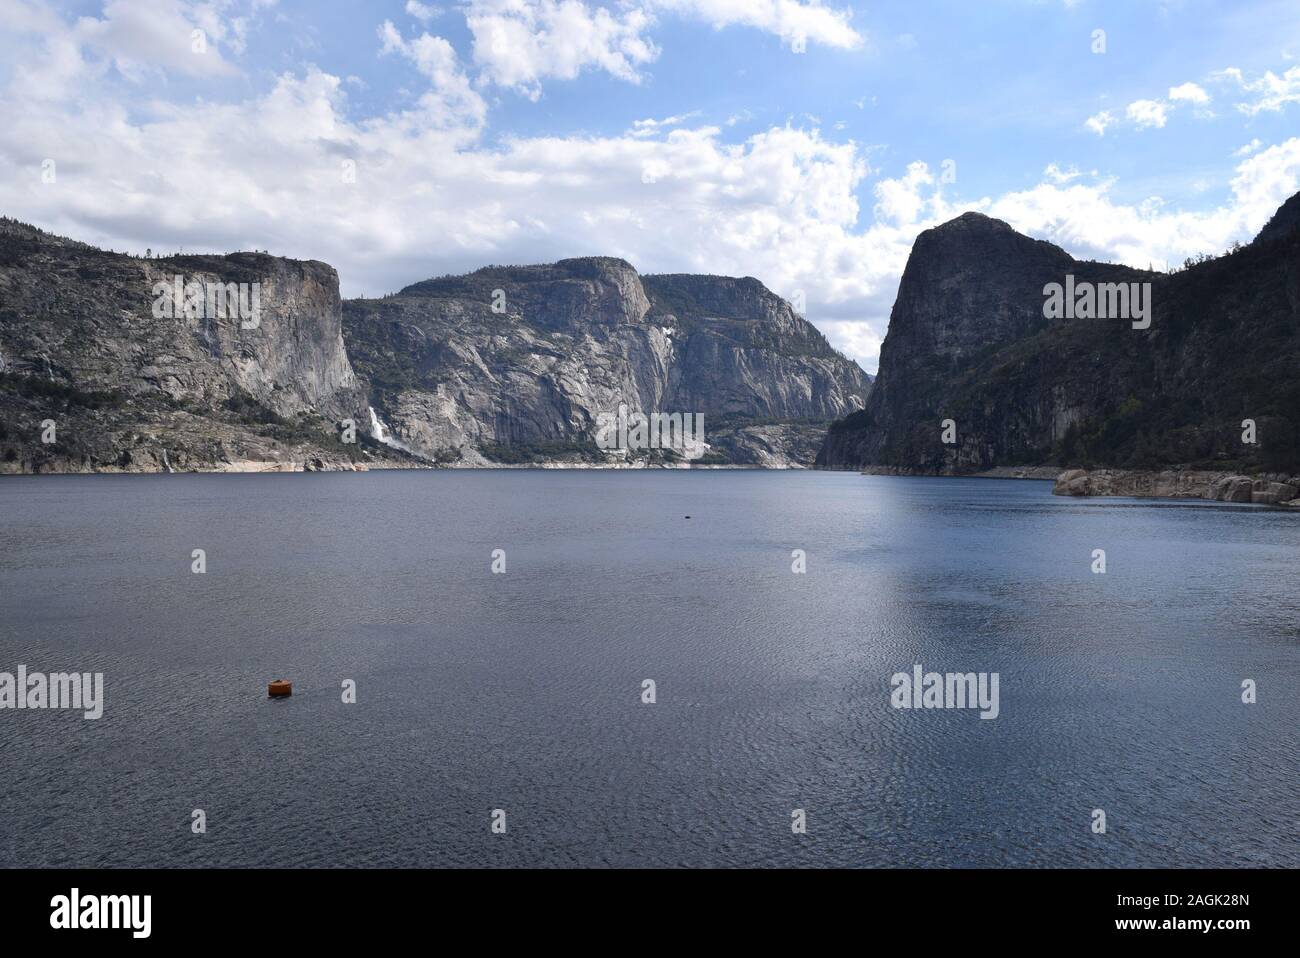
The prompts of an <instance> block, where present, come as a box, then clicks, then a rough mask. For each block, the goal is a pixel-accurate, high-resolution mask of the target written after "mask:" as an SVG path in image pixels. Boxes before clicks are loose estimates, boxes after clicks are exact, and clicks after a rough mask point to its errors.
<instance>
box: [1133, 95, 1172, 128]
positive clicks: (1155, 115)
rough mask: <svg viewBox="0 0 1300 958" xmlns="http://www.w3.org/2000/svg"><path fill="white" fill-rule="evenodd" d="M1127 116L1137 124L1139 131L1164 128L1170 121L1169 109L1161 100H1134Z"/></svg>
mask: <svg viewBox="0 0 1300 958" xmlns="http://www.w3.org/2000/svg"><path fill="white" fill-rule="evenodd" d="M1125 115H1126V116H1127V117H1128V118H1129V119H1130V120H1132V121H1133V122H1134V123H1136V124H1137V127H1138V129H1139V130H1143V129H1146V128H1148V127H1153V126H1154V127H1156V128H1160V127H1163V126H1164V125H1165V123H1166V121H1167V120H1168V119H1169V114H1168V107H1167V105H1166V104H1164V103H1162V102H1160V101H1159V100H1134V101H1133V102H1132V103H1130V104H1129V105H1128V110H1127V111H1126V113H1125Z"/></svg>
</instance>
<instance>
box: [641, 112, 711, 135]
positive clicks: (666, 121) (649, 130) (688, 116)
mask: <svg viewBox="0 0 1300 958" xmlns="http://www.w3.org/2000/svg"><path fill="white" fill-rule="evenodd" d="M699 115H700V111H699V110H692V111H691V112H690V113H682V114H679V115H677V116H666V117H664V118H663V119H662V120H655V119H645V120H636V121H634V122H633V123H632V129H630V130H629V131H628V135H629V136H635V137H645V136H654V135H655V134H657V133H661V132H663V131H664V130H666V129H668V128H669V127H674V126H681V125H682V124H683V123H685V122H686V121H687V120H693V119H694V118H695V117H697V116H699ZM728 125H729V126H730V125H732V124H731V123H730V122H728Z"/></svg>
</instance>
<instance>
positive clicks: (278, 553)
mask: <svg viewBox="0 0 1300 958" xmlns="http://www.w3.org/2000/svg"><path fill="white" fill-rule="evenodd" d="M686 516H690V518H689V519H687V518H686ZM194 549H204V550H205V551H206V554H207V573H206V574H204V575H195V574H193V573H192V572H191V571H190V568H191V561H192V560H191V552H192V550H194ZM494 549H504V550H505V553H506V563H507V571H506V573H505V574H504V575H494V574H492V573H491V561H492V560H491V553H492V551H493V550H494ZM795 549H802V550H805V552H806V553H807V573H806V574H804V575H796V574H793V573H792V572H791V562H792V559H791V552H792V550H795ZM1094 549H1105V550H1106V557H1107V568H1108V571H1107V573H1106V574H1105V575H1095V574H1093V573H1092V572H1091V566H1092V561H1093V560H1092V552H1093V550H1094ZM1298 556H1300V515H1297V514H1292V513H1286V512H1282V511H1277V510H1270V509H1265V508H1259V507H1249V506H1246V507H1240V506H1225V505H1221V504H1211V503H1201V502H1194V503H1169V502H1159V503H1157V502H1138V501H1134V500H1119V499H1110V500H1100V499H1099V500H1072V499H1061V498H1056V497H1053V496H1052V495H1051V486H1050V484H1049V483H1041V482H1008V481H990V480H978V479H969V480H958V479H946V480H945V479H896V478H883V477H882V478H868V477H862V476H858V475H853V474H844V473H835V474H825V473H763V472H720V471H719V472H541V471H500V472H398V473H380V472H372V473H368V474H331V475H265V476H180V475H177V476H120V477H119V476H87V477H35V478H26V477H13V478H5V479H2V480H0V671H9V672H13V671H15V670H16V668H17V666H18V664H20V663H21V664H25V665H26V666H27V667H28V669H29V670H39V671H46V672H52V671H62V670H77V671H83V672H95V671H100V672H103V673H105V684H106V706H105V713H104V717H103V718H102V719H100V720H99V721H85V720H83V719H82V718H81V715H80V713H69V712H54V711H27V710H24V711H13V710H0V755H2V756H3V763H2V766H3V767H2V769H0V866H15V865H90V866H93V865H176V866H201V865H312V866H322V865H339V866H375V865H401V866H407V865H410V866H414V865H432V866H438V865H602V864H613V865H845V866H909V865H1006V864H1013V865H1052V866H1066V865H1080V866H1107V865H1140V866H1146V865H1150V866H1157V865H1181V866H1187V865H1190V866H1215V865H1229V866H1247V865H1274V866H1279V865H1287V866H1292V867H1295V866H1297V865H1300V844H1298V843H1300V838H1297V835H1298V833H1300V797H1298V795H1300V789H1298V787H1297V786H1298V785H1300V775H1298V774H1297V772H1298V770H1300V764H1298V760H1297V754H1298V751H1300V750H1298V748H1297V745H1298V744H1300V743H1298V742H1297V738H1298V732H1297V727H1298V724H1300V721H1298V720H1300V691H1298V689H1300V682H1298V680H1300V578H1297V576H1298V573H1297V562H1296V560H1297V557H1298ZM914 663H920V664H922V665H923V666H924V667H925V668H926V669H927V670H935V671H959V672H971V671H974V672H997V673H999V675H1000V707H1001V714H1000V715H999V717H998V718H997V719H995V720H991V721H990V720H981V719H980V718H979V715H978V713H977V712H974V711H959V710H951V711H940V710H928V711H903V710H895V709H892V708H891V707H890V705H889V692H890V685H889V677H890V675H891V674H893V673H894V672H897V671H910V670H911V668H912V666H913V664H914ZM279 677H285V678H289V679H291V680H292V681H293V683H294V695H293V697H292V698H291V699H289V700H283V701H272V700H269V699H268V698H267V696H266V683H267V681H268V680H269V679H272V678H279ZM647 678H649V679H654V680H655V682H656V683H657V696H658V701H657V703H656V704H653V705H645V704H642V703H641V683H642V680H643V679H647ZM1246 678H1249V679H1253V680H1254V681H1255V682H1256V683H1257V686H1258V697H1259V701H1258V703H1257V704H1255V705H1243V704H1242V702H1241V683H1242V681H1243V679H1246ZM344 679H352V680H355V682H356V687H357V698H358V701H357V703H356V704H355V705H345V704H343V702H342V701H341V698H342V696H341V689H340V686H341V683H342V682H343V680H344ZM197 808H201V809H203V810H204V811H205V812H206V815H207V823H208V830H207V834H206V835H201V836H200V835H194V834H192V832H191V829H190V823H191V813H192V810H193V809H197ZM494 808H501V809H505V810H506V815H507V826H508V827H507V832H506V834H505V835H493V834H491V832H490V830H489V821H490V818H489V816H490V813H491V810H492V809H494ZM795 808H803V809H806V810H807V816H808V834H807V835H802V836H800V835H794V834H792V833H791V828H790V821H791V819H790V814H791V810H792V809H795ZM1095 808H1101V809H1104V810H1105V812H1106V816H1107V826H1108V830H1107V833H1106V834H1105V835H1094V834H1093V833H1092V832H1091V829H1090V823H1091V812H1092V810H1093V809H1095Z"/></svg>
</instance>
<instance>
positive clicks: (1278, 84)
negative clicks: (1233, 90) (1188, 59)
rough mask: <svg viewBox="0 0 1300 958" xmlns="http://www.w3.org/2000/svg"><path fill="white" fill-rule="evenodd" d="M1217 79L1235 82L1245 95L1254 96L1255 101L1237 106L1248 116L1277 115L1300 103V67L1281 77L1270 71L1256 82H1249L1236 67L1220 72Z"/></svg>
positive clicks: (1251, 100)
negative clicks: (1288, 106)
mask: <svg viewBox="0 0 1300 958" xmlns="http://www.w3.org/2000/svg"><path fill="white" fill-rule="evenodd" d="M1215 77H1216V78H1217V79H1224V80H1230V81H1233V82H1235V83H1236V84H1237V86H1238V87H1239V88H1240V89H1241V91H1242V92H1243V93H1247V94H1252V95H1253V99H1250V100H1248V101H1245V102H1242V103H1238V104H1237V109H1238V110H1240V111H1241V112H1242V113H1244V114H1246V115H1247V116H1255V115H1256V114H1259V113H1266V112H1267V113H1276V112H1279V111H1280V110H1281V109H1282V108H1283V107H1285V106H1287V105H1288V104H1290V103H1300V66H1294V67H1291V69H1289V70H1287V71H1286V72H1285V73H1283V74H1282V75H1281V76H1278V75H1277V74H1276V73H1274V72H1273V71H1272V70H1268V71H1265V73H1264V75H1263V76H1262V77H1259V78H1258V79H1256V80H1247V79H1246V78H1245V76H1244V75H1243V74H1242V72H1241V70H1239V69H1237V68H1236V67H1229V68H1228V69H1226V70H1220V71H1219V72H1218V73H1216V74H1215Z"/></svg>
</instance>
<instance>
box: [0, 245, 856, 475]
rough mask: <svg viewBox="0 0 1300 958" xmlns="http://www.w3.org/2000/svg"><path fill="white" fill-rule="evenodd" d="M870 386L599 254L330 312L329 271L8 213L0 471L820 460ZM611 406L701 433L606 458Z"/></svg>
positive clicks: (336, 302) (761, 293)
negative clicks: (173, 246) (833, 428)
mask: <svg viewBox="0 0 1300 958" xmlns="http://www.w3.org/2000/svg"><path fill="white" fill-rule="evenodd" d="M869 386H870V380H869V377H867V376H866V375H865V374H864V373H863V372H862V371H861V370H860V369H859V368H858V367H857V366H856V365H855V364H853V363H852V362H850V361H848V360H846V359H845V358H844V357H842V356H840V355H839V354H838V353H836V352H835V351H834V350H833V349H831V348H830V346H829V345H827V343H826V341H825V339H824V338H823V337H822V336H821V334H820V333H818V332H817V331H816V329H814V328H813V327H812V326H811V325H810V324H808V323H807V322H805V321H804V320H803V319H801V318H799V317H798V316H796V315H795V314H794V312H793V310H792V309H791V307H790V306H789V304H787V303H786V302H785V301H783V300H782V299H780V298H779V297H777V296H775V295H773V294H772V293H770V292H769V291H768V290H767V289H765V288H764V287H763V285H762V284H761V283H759V282H758V281H757V280H753V279H730V278H725V277H713V276H656V277H642V276H639V275H638V274H637V272H636V271H635V270H634V269H633V268H632V267H631V266H630V265H629V264H627V263H625V262H623V261H622V260H615V259H604V258H592V259H578V260H567V261H564V262H560V263H556V264H554V265H551V266H530V267H500V268H490V269H485V270H480V271H478V272H476V273H472V274H470V275H468V276H462V277H448V278H442V279H434V280H427V281H425V282H421V283H416V284H415V285H413V286H410V287H408V288H406V289H404V290H402V292H401V293H400V294H398V295H396V296H392V297H388V298H385V299H379V300H358V301H354V302H347V303H343V302H342V301H341V300H340V298H339V285H338V276H337V274H336V273H335V271H334V270H333V268H331V267H330V266H328V265H326V264H324V263H319V262H314V261H297V260H289V259H283V258H280V257H275V256H269V255H266V254H260V253H235V254H230V255H225V256H215V255H203V256H171V257H166V258H153V257H143V258H142V257H135V256H127V255H123V254H118V253H113V252H107V251H104V250H99V249H95V248H94V247H91V246H87V245H84V244H81V243H77V242H75V241H73V240H68V239H64V238H61V237H57V236H53V235H51V234H48V233H45V232H43V231H41V230H39V229H35V228H34V227H30V226H26V225H24V224H21V223H17V222H14V221H12V220H0V472H11V473H15V472H83V471H166V470H190V469H197V470H261V469H323V468H362V467H369V466H427V465H435V464H441V465H451V464H455V465H491V464H585V465H681V464H686V463H691V462H695V463H701V464H725V463H733V464H751V465H760V466H788V465H793V464H811V462H812V459H813V457H814V456H815V454H816V450H817V448H818V447H819V445H820V443H821V439H822V437H823V436H824V434H825V427H826V424H827V423H828V422H829V421H830V420H831V419H833V418H835V417H837V416H842V415H844V414H845V413H848V412H851V411H852V410H854V409H856V408H860V407H861V405H862V404H863V401H864V400H865V398H866V395H867V393H868V391H869ZM620 407H622V408H623V409H624V410H626V411H627V412H629V413H631V414H633V415H635V414H638V413H639V414H645V415H652V414H665V415H672V414H676V415H679V416H685V415H692V416H693V415H694V414H701V415H703V417H704V435H703V437H702V438H703V444H702V445H697V446H693V447H692V448H691V449H690V450H686V451H689V452H690V453H691V454H690V455H689V456H688V455H686V454H685V451H684V450H683V449H680V448H651V449H638V448H637V447H636V445H635V443H632V444H628V447H627V448H615V449H608V450H607V449H604V448H601V446H600V445H599V444H598V442H597V440H598V438H599V437H598V425H599V422H600V416H601V415H602V414H608V413H615V414H617V413H618V412H619V410H620ZM349 426H351V427H353V428H354V432H352V431H350V429H349Z"/></svg>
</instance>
